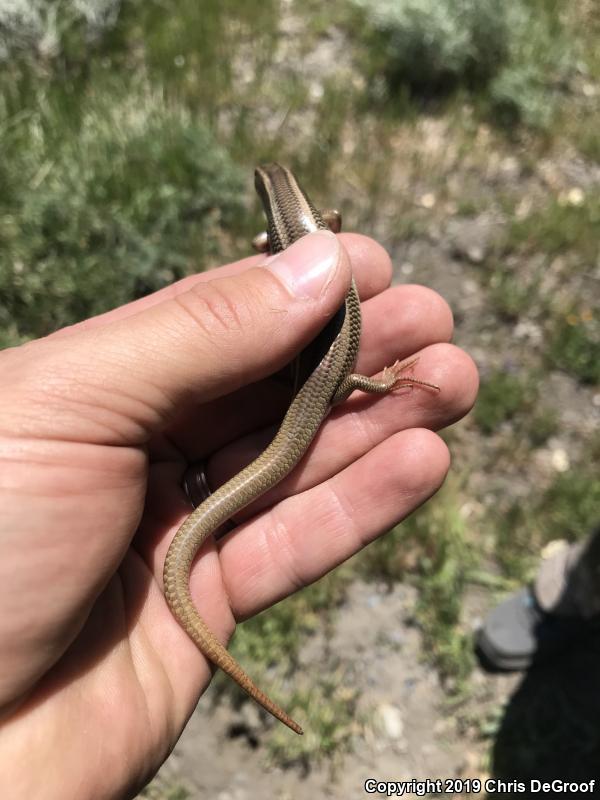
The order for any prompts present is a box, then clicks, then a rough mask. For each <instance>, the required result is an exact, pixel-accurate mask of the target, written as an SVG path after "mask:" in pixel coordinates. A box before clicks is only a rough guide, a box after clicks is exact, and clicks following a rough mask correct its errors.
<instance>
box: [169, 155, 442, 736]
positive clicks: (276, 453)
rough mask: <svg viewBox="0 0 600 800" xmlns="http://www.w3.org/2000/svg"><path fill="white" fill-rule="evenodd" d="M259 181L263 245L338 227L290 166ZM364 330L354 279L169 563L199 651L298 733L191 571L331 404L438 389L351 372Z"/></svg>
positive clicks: (173, 589) (278, 475) (308, 437)
mask: <svg viewBox="0 0 600 800" xmlns="http://www.w3.org/2000/svg"><path fill="white" fill-rule="evenodd" d="M255 186H256V190H257V192H258V194H259V196H260V199H261V201H262V203H263V206H264V210H265V213H266V217H267V236H266V237H263V239H262V247H261V245H260V241H261V240H259V248H260V249H265V250H266V249H268V250H269V251H270V252H271V253H279V252H281V251H282V250H285V248H286V247H289V245H291V244H292V243H293V242H295V241H296V240H297V239H299V238H300V237H302V236H304V235H305V234H307V233H311V232H313V231H317V230H326V229H327V228H328V227H331V228H332V229H334V230H336V229H339V226H338V225H337V224H336V222H335V219H336V218H335V216H334V215H332V214H325V213H324V214H321V213H320V212H319V211H317V209H316V208H315V207H314V206H313V204H312V203H311V201H310V200H309V199H308V196H307V195H306V194H305V192H304V191H303V190H302V189H301V188H300V185H299V183H298V181H297V180H296V178H295V177H294V175H293V174H292V173H291V172H290V170H288V169H286V168H285V167H282V166H280V165H279V164H268V165H265V166H262V167H258V168H257V169H256V172H255ZM326 219H327V220H329V225H328V224H327V222H326ZM336 232H337V230H336ZM360 329H361V314H360V301H359V297H358V293H357V290H356V286H355V284H354V281H352V284H351V286H350V289H349V290H348V294H347V295H346V299H345V302H344V303H343V305H342V306H341V307H340V308H339V310H338V311H337V313H336V314H335V315H334V317H333V318H332V319H331V320H330V321H329V322H328V323H327V325H326V326H325V328H324V329H323V330H322V331H321V333H320V334H319V335H318V336H317V337H316V339H315V340H314V341H313V342H312V343H311V344H310V345H309V346H308V347H307V348H306V349H305V350H303V351H302V353H300V355H299V356H298V358H297V360H296V362H295V374H296V386H295V394H294V398H293V400H292V402H291V404H290V407H289V409H288V411H287V413H286V415H285V417H284V419H283V422H282V423H281V426H280V428H279V430H278V431H277V434H276V435H275V438H274V439H273V441H272V442H271V444H270V445H269V446H268V447H267V448H266V450H265V451H264V452H263V453H262V454H261V455H260V456H258V458H257V459H255V460H254V461H253V462H252V463H251V464H249V465H248V466H247V467H245V468H244V469H243V470H242V471H241V472H239V473H238V474H237V475H235V476H234V477H233V478H231V479H230V480H229V481H227V483H225V484H224V485H223V486H221V487H220V488H218V489H216V491H214V493H212V494H211V495H210V496H209V497H208V498H207V499H206V500H204V502H202V503H201V504H200V505H199V506H198V507H197V508H196V509H195V510H194V511H193V512H192V514H190V516H189V517H188V518H187V519H186V520H185V522H184V523H183V524H182V526H181V527H180V528H179V530H178V531H177V533H176V535H175V537H174V539H173V541H172V543H171V546H170V547H169V550H168V553H167V557H166V560H165V565H164V573H163V580H164V591H165V596H166V599H167V602H168V604H169V607H170V608H171V611H172V613H173V615H174V616H175V617H176V619H177V620H178V622H179V623H180V625H181V626H182V627H183V628H184V629H185V631H187V633H188V635H189V636H190V637H191V638H192V639H193V640H194V642H195V643H196V645H197V646H198V648H199V649H200V650H201V651H202V653H203V654H204V655H205V656H206V658H208V659H209V660H210V661H212V663H213V664H215V665H216V666H217V667H220V668H221V669H222V670H223V671H224V672H226V673H227V674H228V675H230V676H231V677H232V678H233V680H234V681H236V682H237V683H238V684H239V685H240V686H241V687H242V689H244V690H245V691H246V692H247V693H248V694H249V695H250V696H251V697H253V698H254V699H255V700H256V701H257V702H258V703H259V704H260V705H261V706H262V707H263V708H264V709H266V710H267V711H269V712H270V713H271V714H273V716H274V717H276V718H277V719H278V720H280V721H281V722H283V723H284V724H285V725H287V726H288V727H289V728H291V729H292V730H293V731H295V732H296V733H299V734H301V733H302V728H301V727H300V726H299V725H298V724H297V723H296V722H295V721H294V720H293V719H291V717H289V716H288V715H287V714H286V713H285V711H283V710H282V709H281V708H280V707H279V706H278V705H277V704H276V703H274V702H273V701H272V700H270V699H269V698H268V697H267V696H266V695H265V694H264V693H263V692H262V691H261V690H260V689H259V688H258V687H257V686H256V685H255V684H254V683H253V682H252V680H251V678H250V677H249V676H248V675H247V674H246V673H245V672H244V670H243V669H242V668H241V667H240V665H239V664H238V663H237V661H235V659H234V658H232V656H231V655H230V654H229V653H228V652H227V650H226V649H225V647H224V646H223V645H222V644H221V642H219V640H218V639H217V638H216V637H215V635H214V634H213V633H212V632H211V631H210V630H209V628H208V627H207V625H206V623H205V622H204V620H203V619H202V618H201V616H200V615H199V614H198V611H197V610H196V607H195V606H194V604H193V602H192V597H191V594H190V588H189V580H190V570H191V566H192V562H193V561H194V558H195V557H196V554H197V553H198V550H199V549H200V547H201V546H202V544H203V542H205V541H206V539H207V538H208V537H209V536H210V535H211V534H213V533H214V532H215V531H216V530H217V529H218V528H219V527H220V526H221V525H223V523H225V522H227V521H228V520H229V519H230V518H231V517H232V516H234V515H235V514H236V513H237V512H238V511H240V510H241V509H242V508H244V507H245V506H247V505H248V504H249V503H251V502H252V501H253V500H255V499H256V498H257V497H260V495H262V494H264V493H265V492H267V491H268V490H269V489H271V488H272V487H273V486H275V485H276V484H277V483H279V481H281V480H282V479H283V478H284V477H285V476H286V475H287V474H288V473H289V472H290V471H291V470H292V469H293V468H294V467H295V466H296V464H298V462H299V461H300V459H301V458H302V456H303V455H304V453H305V452H306V451H307V449H308V447H309V445H310V443H311V442H312V440H313V438H314V437H315V434H316V433H317V431H318V429H319V427H320V425H321V423H322V422H323V420H324V419H325V417H326V416H327V414H328V412H329V409H330V408H331V407H332V405H334V404H336V403H340V402H342V401H343V400H345V399H346V398H347V397H348V395H350V393H351V392H353V391H354V390H355V389H360V390H361V391H363V392H373V393H377V394H383V393H386V392H389V391H391V390H392V389H394V388H396V387H398V386H400V385H402V386H404V385H411V384H415V383H416V384H422V385H425V386H431V387H432V388H435V389H437V388H438V387H436V386H433V384H427V383H425V382H424V381H419V380H417V379H416V378H412V377H408V376H405V375H403V374H402V372H403V370H405V369H406V368H407V367H408V366H410V365H411V364H412V363H414V361H412V362H409V363H407V364H404V365H401V364H400V365H399V364H398V363H396V364H394V366H393V367H386V369H385V370H384V371H383V375H382V378H381V379H373V378H368V377H366V376H364V375H356V374H354V373H352V369H353V367H354V362H355V360H356V356H357V353H358V346H359V339H360Z"/></svg>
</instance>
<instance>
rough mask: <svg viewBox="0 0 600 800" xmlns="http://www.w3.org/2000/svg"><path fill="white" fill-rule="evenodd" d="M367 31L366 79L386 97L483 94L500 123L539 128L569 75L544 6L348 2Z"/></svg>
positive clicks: (560, 38) (545, 1)
mask: <svg viewBox="0 0 600 800" xmlns="http://www.w3.org/2000/svg"><path fill="white" fill-rule="evenodd" d="M352 2H353V5H354V6H356V7H358V8H359V9H361V11H362V13H363V15H364V17H365V19H366V22H367V25H366V31H367V40H368V44H369V49H370V53H371V56H370V60H371V66H372V69H373V73H374V74H376V75H379V76H383V78H384V79H385V85H386V87H387V89H388V91H390V92H392V93H393V92H396V91H397V90H398V89H401V88H402V87H406V88H409V89H410V90H412V91H415V92H417V93H426V94H427V93H440V92H442V93H443V92H447V91H449V90H451V89H456V88H459V87H463V88H467V89H468V90H477V91H479V90H482V89H484V90H485V92H484V94H485V104H486V105H487V106H488V107H489V109H490V110H491V111H492V112H493V113H495V114H496V115H499V116H500V117H501V118H502V120H504V121H507V122H513V121H523V122H525V123H527V124H531V125H536V126H540V127H543V126H545V125H546V124H547V123H548V122H549V121H550V119H551V116H552V112H553V108H554V102H553V98H552V97H551V96H550V92H551V91H554V90H556V89H557V87H559V86H560V85H561V82H562V81H563V80H564V78H565V76H566V75H567V74H568V73H569V71H570V70H571V68H572V67H573V63H574V60H573V54H572V53H571V52H570V48H569V46H568V45H567V44H566V42H567V37H566V34H565V32H564V30H563V29H562V27H561V24H560V21H559V17H558V14H557V12H556V9H554V8H553V2H552V0H531V1H530V2H525V0H510V1H509V2H505V3H498V2H496V0H352Z"/></svg>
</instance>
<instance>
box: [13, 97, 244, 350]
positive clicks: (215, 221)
mask: <svg viewBox="0 0 600 800" xmlns="http://www.w3.org/2000/svg"><path fill="white" fill-rule="evenodd" d="M43 100H44V104H43V105H42V107H41V108H42V110H41V111H39V112H33V111H31V112H24V113H22V114H20V115H15V116H13V117H12V118H11V119H10V120H9V123H8V124H7V125H5V126H4V127H3V128H2V129H1V130H0V148H1V149H2V152H3V155H4V158H3V160H2V163H1V164H0V183H1V184H2V187H3V191H2V195H1V196H0V298H1V300H0V335H1V336H2V337H3V341H2V344H10V343H14V342H16V341H20V340H22V339H25V338H28V337H32V336H39V335H43V334H45V333H47V332H48V331H51V330H54V329H55V328H58V327H60V326H63V325H66V324H70V323H72V322H75V321H77V320H79V319H82V318H85V317H87V316H90V315H93V314H97V313H99V312H101V311H103V310H105V309H107V308H111V307H113V306H116V305H119V304H121V303H124V302H126V301H128V300H130V299H132V298H135V297H139V296H141V295H143V294H146V293H148V292H151V291H153V290H155V289H157V288H159V287H160V286H162V285H164V284H165V283H168V282H170V281H172V280H173V279H176V278H178V277H180V276H182V275H183V274H185V273H186V272H190V271H193V270H194V269H197V268H198V266H199V265H201V263H202V257H203V255H204V254H205V253H207V252H210V251H211V250H212V249H214V245H215V242H216V235H217V233H218V229H219V226H220V224H221V222H222V221H225V222H227V220H228V218H229V217H230V216H231V215H232V214H233V213H234V212H235V211H236V210H237V209H238V208H239V203H240V200H239V198H240V191H241V179H240V175H239V172H238V171H237V169H236V168H235V167H234V166H233V164H232V163H231V161H230V160H229V158H228V157H227V155H226V154H225V153H224V151H223V150H222V149H221V148H220V147H219V146H218V144H217V143H216V141H215V139H214V137H213V135H212V134H211V133H210V132H209V130H208V129H207V128H206V127H205V126H204V125H203V124H202V122H201V121H200V120H198V119H197V118H195V117H194V116H193V115H192V114H191V113H189V112H187V111H184V110H182V109H180V108H173V107H171V106H170V105H169V104H168V103H166V102H165V100H164V99H163V97H162V95H161V94H160V93H158V92H151V91H149V90H144V89H138V91H137V92H129V93H122V96H121V97H120V98H119V97H117V96H115V92H111V91H109V90H108V89H106V91H105V93H104V94H101V95H100V96H98V95H97V94H96V95H91V96H90V97H89V99H88V100H86V101H85V102H84V103H83V105H82V106H81V107H80V108H79V109H78V114H77V122H76V124H74V125H73V129H71V130H70V129H69V128H68V123H67V122H66V121H65V119H64V116H63V112H62V110H59V109H57V108H55V107H54V106H53V105H52V103H51V101H50V98H49V97H48V96H46V97H44V98H43ZM0 104H1V98H0Z"/></svg>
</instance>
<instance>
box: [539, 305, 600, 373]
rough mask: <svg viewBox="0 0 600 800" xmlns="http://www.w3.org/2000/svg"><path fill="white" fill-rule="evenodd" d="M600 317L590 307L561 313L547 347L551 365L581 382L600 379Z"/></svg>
mask: <svg viewBox="0 0 600 800" xmlns="http://www.w3.org/2000/svg"><path fill="white" fill-rule="evenodd" d="M599 353H600V318H599V317H598V313H597V312H596V313H594V312H593V311H592V310H591V309H590V308H589V307H585V308H584V309H583V311H582V312H578V311H577V310H576V309H571V310H570V311H569V313H567V314H566V315H564V316H561V317H559V319H558V321H557V323H556V325H555V326H554V330H553V332H552V336H551V339H550V342H549V344H548V349H547V358H548V362H549V364H550V366H552V367H559V368H561V369H563V370H565V372H568V373H570V374H571V375H574V376H575V377H576V378H577V379H578V380H579V381H581V383H588V384H592V385H597V384H599V383H600V357H599Z"/></svg>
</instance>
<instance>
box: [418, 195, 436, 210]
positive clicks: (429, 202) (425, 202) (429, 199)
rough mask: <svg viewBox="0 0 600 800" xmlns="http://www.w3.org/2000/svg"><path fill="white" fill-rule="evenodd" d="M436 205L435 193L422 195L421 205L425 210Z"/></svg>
mask: <svg viewBox="0 0 600 800" xmlns="http://www.w3.org/2000/svg"><path fill="white" fill-rule="evenodd" d="M435 204H436V197H435V195H434V194H433V192H426V193H425V194H423V195H421V197H420V199H419V205H420V206H423V208H433V207H434V206H435Z"/></svg>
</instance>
